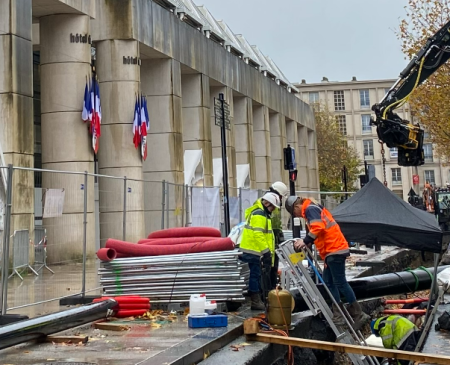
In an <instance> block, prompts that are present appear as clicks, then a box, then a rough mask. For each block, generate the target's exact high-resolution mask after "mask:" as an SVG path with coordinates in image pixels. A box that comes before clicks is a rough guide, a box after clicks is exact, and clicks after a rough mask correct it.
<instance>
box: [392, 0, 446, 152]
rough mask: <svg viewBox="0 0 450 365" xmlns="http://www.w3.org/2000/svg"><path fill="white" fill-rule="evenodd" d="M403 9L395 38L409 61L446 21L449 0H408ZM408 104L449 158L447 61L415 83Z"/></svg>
mask: <svg viewBox="0 0 450 365" xmlns="http://www.w3.org/2000/svg"><path fill="white" fill-rule="evenodd" d="M405 9H406V18H405V19H403V20H401V23H400V30H399V32H398V37H399V38H400V40H401V41H402V50H403V52H404V53H405V55H406V58H407V59H408V61H409V60H410V59H411V58H412V57H414V55H415V54H416V53H417V52H418V51H419V50H420V48H422V46H423V45H424V44H425V43H426V41H427V38H428V37H430V36H432V35H433V34H434V33H436V32H437V31H438V30H439V28H441V27H442V26H443V25H444V24H445V23H447V22H448V21H449V20H450V0H409V2H408V5H407V6H406V7H405ZM409 103H410V106H411V112H412V115H413V116H414V118H415V119H414V121H418V122H419V123H420V124H421V125H422V126H424V127H425V129H426V130H427V131H428V132H429V134H430V138H431V141H432V142H433V143H434V144H435V146H436V151H437V153H438V154H439V155H440V156H442V157H447V158H448V157H450V62H447V64H444V65H443V66H441V67H440V68H439V69H438V70H437V71H436V72H435V73H434V74H433V75H431V76H430V78H429V79H428V80H427V81H425V82H424V83H423V84H422V85H421V86H419V87H418V88H417V89H416V91H415V92H414V93H413V94H412V95H411V98H410V99H409Z"/></svg>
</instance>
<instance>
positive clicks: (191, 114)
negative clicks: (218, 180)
mask: <svg viewBox="0 0 450 365" xmlns="http://www.w3.org/2000/svg"><path fill="white" fill-rule="evenodd" d="M181 91H182V92H181V93H182V95H183V100H182V103H183V149H184V150H199V149H201V150H202V151H203V173H204V184H205V186H212V185H213V176H212V175H213V167H212V166H213V165H212V142H211V121H210V114H211V111H210V94H209V77H208V76H206V75H202V74H186V75H181Z"/></svg>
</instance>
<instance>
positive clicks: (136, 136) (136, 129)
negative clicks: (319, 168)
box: [133, 99, 141, 149]
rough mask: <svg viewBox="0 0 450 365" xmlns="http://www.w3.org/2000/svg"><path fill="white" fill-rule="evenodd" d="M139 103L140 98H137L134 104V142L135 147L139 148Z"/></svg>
mask: <svg viewBox="0 0 450 365" xmlns="http://www.w3.org/2000/svg"><path fill="white" fill-rule="evenodd" d="M138 114H139V104H138V99H136V103H135V104H134V119H133V143H134V147H135V148H136V149H137V148H138V147H139V144H140V143H141V138H140V131H139V125H138V124H139V122H138V119H139V115H138Z"/></svg>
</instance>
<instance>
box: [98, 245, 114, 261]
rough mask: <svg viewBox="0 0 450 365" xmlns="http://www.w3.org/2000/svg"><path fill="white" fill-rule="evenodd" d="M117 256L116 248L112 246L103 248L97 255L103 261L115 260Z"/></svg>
mask: <svg viewBox="0 0 450 365" xmlns="http://www.w3.org/2000/svg"><path fill="white" fill-rule="evenodd" d="M116 256H117V252H116V250H113V249H111V248H101V249H100V250H98V251H97V257H98V258H99V259H100V260H102V261H111V260H114V259H115V258H116Z"/></svg>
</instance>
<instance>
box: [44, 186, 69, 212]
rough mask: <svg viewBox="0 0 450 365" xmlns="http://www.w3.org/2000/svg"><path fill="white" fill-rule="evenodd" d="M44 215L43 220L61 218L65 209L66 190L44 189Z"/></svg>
mask: <svg viewBox="0 0 450 365" xmlns="http://www.w3.org/2000/svg"><path fill="white" fill-rule="evenodd" d="M43 192H44V197H43V199H42V201H43V205H44V207H43V211H44V212H43V214H42V218H55V217H61V216H62V214H63V208H64V195H65V191H64V189H43Z"/></svg>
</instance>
